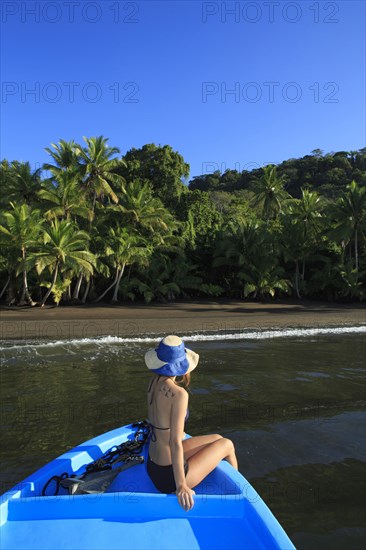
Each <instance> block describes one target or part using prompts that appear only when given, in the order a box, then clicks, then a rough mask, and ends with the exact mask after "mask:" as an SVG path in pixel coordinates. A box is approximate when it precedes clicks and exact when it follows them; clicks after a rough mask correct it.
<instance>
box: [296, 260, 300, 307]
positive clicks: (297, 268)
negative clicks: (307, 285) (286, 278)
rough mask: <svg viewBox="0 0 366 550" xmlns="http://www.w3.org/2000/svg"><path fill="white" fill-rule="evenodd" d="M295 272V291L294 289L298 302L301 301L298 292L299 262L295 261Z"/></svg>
mask: <svg viewBox="0 0 366 550" xmlns="http://www.w3.org/2000/svg"><path fill="white" fill-rule="evenodd" d="M295 265H296V271H295V289H296V295H297V297H298V299H299V300H301V296H300V292H299V262H298V261H297V260H296V262H295Z"/></svg>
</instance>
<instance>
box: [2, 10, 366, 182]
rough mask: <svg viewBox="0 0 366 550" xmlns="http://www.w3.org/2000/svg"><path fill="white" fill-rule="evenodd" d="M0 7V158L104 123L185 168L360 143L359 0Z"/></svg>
mask: <svg viewBox="0 0 366 550" xmlns="http://www.w3.org/2000/svg"><path fill="white" fill-rule="evenodd" d="M32 10H33V11H34V10H36V13H31V11H32ZM233 10H234V13H230V11H233ZM2 21H3V22H2V31H3V32H2V54H1V55H2V58H1V66H2V81H3V88H2V97H1V110H2V129H1V158H7V159H8V160H10V161H11V160H14V159H17V160H23V161H25V160H28V161H30V163H31V164H32V166H34V167H35V166H37V163H38V165H39V164H41V163H42V162H44V161H45V160H48V155H47V153H46V152H45V151H44V147H47V146H49V145H50V143H51V142H57V141H58V140H59V139H60V138H62V139H65V140H70V139H74V140H75V141H77V142H79V143H81V142H82V136H88V137H91V136H96V135H101V134H102V135H104V136H105V137H108V138H109V143H110V144H111V145H114V146H117V147H119V148H120V149H121V152H122V153H125V152H126V151H127V150H129V149H130V148H132V147H136V148H138V147H141V146H143V145H144V144H146V143H156V144H160V145H165V144H169V145H171V146H172V147H173V148H174V149H175V150H177V151H178V152H179V153H180V154H182V155H183V157H184V159H185V161H186V162H188V163H189V164H190V166H191V173H190V177H193V176H194V175H198V174H201V173H205V172H210V171H213V170H214V169H215V168H218V169H223V170H225V169H226V168H237V169H239V170H243V169H244V168H246V169H250V168H252V167H255V166H261V165H263V164H266V163H269V162H274V163H278V162H281V161H282V160H285V159H287V158H292V157H300V156H303V155H305V154H308V153H310V151H312V150H313V149H315V148H320V149H323V150H324V151H325V152H330V151H338V150H355V149H359V148H361V147H364V146H365V70H364V69H365V4H364V2H362V1H351V0H347V1H337V2H316V1H314V0H311V2H307V1H297V2H282V1H279V0H277V1H273V2H271V1H269V2H259V1H258V2H248V1H244V2H235V1H234V2H233V1H228V2H221V1H219V2H214V1H213V2H200V1H195V0H193V1H184V2H183V1H182V2H181V1H165V2H164V1H147V2H122V1H121V2H118V1H116V0H106V1H99V2H88V1H86V2H84V1H82V0H78V1H74V0H69V1H68V2H66V1H63V0H60V1H58V2H55V1H53V2H50V1H48V2H42V1H38V2H33V1H30V0H29V1H27V2H16V1H11V2H6V1H5V0H4V1H3V2H2ZM269 83H272V84H269ZM30 90H35V91H36V94H34V93H33V94H32V93H29V91H30ZM230 90H232V91H235V93H231V94H230V93H228V92H229V91H230ZM296 99H298V101H295V100H296Z"/></svg>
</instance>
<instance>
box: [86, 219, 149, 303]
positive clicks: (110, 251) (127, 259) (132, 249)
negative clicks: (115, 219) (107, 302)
mask: <svg viewBox="0 0 366 550" xmlns="http://www.w3.org/2000/svg"><path fill="white" fill-rule="evenodd" d="M107 242H108V244H107V246H106V247H105V252H104V256H105V257H107V258H108V260H109V262H110V263H111V264H112V267H113V268H114V269H115V276H114V280H113V282H112V283H111V284H110V285H109V286H108V288H106V290H105V291H104V292H103V293H102V294H101V295H100V296H98V298H97V299H96V300H94V301H95V302H99V301H100V300H101V299H102V298H104V296H105V295H106V294H107V292H109V291H110V290H111V289H112V288H114V292H113V297H112V302H117V301H118V290H119V286H120V282H121V279H122V276H123V274H124V271H125V268H126V266H128V265H132V264H134V263H144V264H145V265H146V264H147V260H148V258H149V256H150V254H151V252H152V248H151V246H150V245H148V243H147V241H146V240H145V239H143V238H142V237H141V236H139V235H138V234H135V233H133V232H132V231H131V230H128V229H127V228H126V227H118V228H117V229H114V228H110V230H109V232H108V240H107Z"/></svg>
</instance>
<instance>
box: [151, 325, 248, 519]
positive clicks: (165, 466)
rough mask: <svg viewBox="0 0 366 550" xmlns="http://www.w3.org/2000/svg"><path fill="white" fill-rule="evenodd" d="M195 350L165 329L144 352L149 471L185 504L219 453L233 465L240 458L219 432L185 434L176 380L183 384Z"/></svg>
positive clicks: (184, 407)
mask: <svg viewBox="0 0 366 550" xmlns="http://www.w3.org/2000/svg"><path fill="white" fill-rule="evenodd" d="M198 359H199V355H198V354H197V353H195V352H194V351H192V350H190V349H188V348H186V347H185V346H184V343H183V341H182V340H181V338H179V337H178V336H173V335H169V336H166V337H165V338H163V339H162V340H161V342H160V343H159V345H158V347H157V348H155V349H151V350H149V351H148V352H147V353H146V354H145V363H146V365H147V367H148V368H149V369H150V371H151V373H152V374H153V376H152V379H151V381H150V384H149V388H148V402H147V404H148V418H149V420H148V422H149V423H150V427H151V437H150V443H149V457H148V462H147V471H148V474H149V476H150V478H151V480H152V481H153V483H154V485H155V487H156V488H157V489H158V490H159V491H160V492H162V493H174V492H175V493H176V494H177V497H178V501H179V504H180V505H181V506H182V507H183V508H184V509H185V510H190V509H191V508H192V507H193V504H194V501H193V495H194V494H195V491H194V490H193V488H194V487H196V485H198V484H199V483H200V482H201V481H202V480H203V479H204V478H205V477H206V476H207V475H208V474H209V473H210V472H212V470H213V469H214V468H215V467H216V466H217V465H218V464H219V462H220V461H221V460H223V459H226V460H227V461H228V462H229V463H230V464H231V465H232V466H233V467H234V468H235V469H236V470H237V469H238V462H237V459H236V456H235V449H234V445H233V443H232V441H231V440H230V439H227V438H224V437H222V436H221V435H219V434H210V435H200V436H196V437H190V438H187V439H183V438H184V437H185V433H184V423H185V420H186V419H187V417H188V414H189V413H188V393H187V391H186V390H185V389H184V388H182V387H181V386H179V385H178V384H177V382H176V381H175V379H176V377H177V376H183V383H184V384H185V386H186V387H187V386H188V385H189V382H190V376H191V375H190V373H191V372H192V371H193V370H194V369H195V368H196V367H197V364H198Z"/></svg>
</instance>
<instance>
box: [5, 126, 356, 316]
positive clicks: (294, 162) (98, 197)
mask: <svg viewBox="0 0 366 550" xmlns="http://www.w3.org/2000/svg"><path fill="white" fill-rule="evenodd" d="M84 142H85V143H84V144H83V145H80V144H78V143H75V142H74V141H69V142H66V141H63V140H60V142H59V143H57V144H51V146H50V147H49V148H46V151H47V152H48V153H49V155H50V160H49V162H48V163H45V164H44V165H43V166H42V168H41V169H37V170H32V168H31V165H30V163H29V162H19V161H16V160H14V161H11V162H9V161H7V160H5V159H4V160H2V161H1V166H0V169H1V195H0V245H1V247H0V299H1V300H2V301H3V302H4V303H6V304H10V305H11V304H14V305H26V304H28V305H30V306H36V305H38V306H41V307H42V306H44V304H45V303H46V302H48V303H53V304H56V305H59V303H61V304H65V303H68V304H73V303H75V304H80V303H81V304H82V303H86V302H87V303H97V302H100V301H101V300H103V301H107V302H111V303H118V302H121V301H131V300H144V301H145V302H147V303H150V302H153V301H172V300H177V299H183V300H187V301H189V300H197V299H204V298H215V299H216V298H235V299H251V300H253V299H259V300H263V299H272V298H284V297H291V298H295V299H298V300H301V299H303V298H307V299H310V298H311V299H319V300H324V299H325V300H329V301H362V300H364V299H365V296H366V289H365V280H366V254H365V252H366V239H365V230H366V149H361V150H359V151H350V152H345V151H340V152H337V153H329V154H323V152H322V151H320V150H319V149H316V150H314V151H312V153H311V154H310V155H306V156H305V157H303V158H299V159H289V160H287V161H284V162H282V163H281V164H279V165H268V166H264V167H261V168H257V169H254V170H251V171H246V170H243V171H242V172H241V173H240V172H237V171H236V170H226V171H225V172H224V173H220V172H213V173H211V174H203V175H200V176H195V177H193V178H192V179H191V181H190V182H189V185H186V184H185V183H184V182H187V178H188V175H189V165H188V164H187V163H186V162H185V161H184V159H183V157H182V156H181V155H180V154H179V153H178V152H176V151H174V150H173V149H172V148H171V147H170V146H169V145H165V146H163V147H162V146H157V145H155V144H147V145H144V146H143V147H142V148H141V149H135V148H133V149H131V150H130V151H128V152H127V153H126V154H125V155H124V156H122V155H121V153H120V150H119V149H118V148H117V147H111V146H110V145H108V139H107V138H104V137H103V136H99V137H95V138H94V137H92V138H84Z"/></svg>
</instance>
